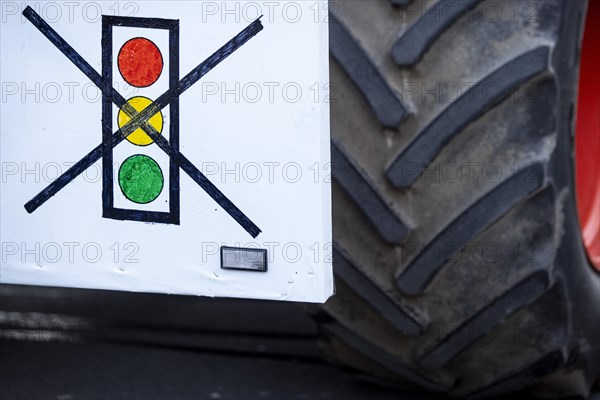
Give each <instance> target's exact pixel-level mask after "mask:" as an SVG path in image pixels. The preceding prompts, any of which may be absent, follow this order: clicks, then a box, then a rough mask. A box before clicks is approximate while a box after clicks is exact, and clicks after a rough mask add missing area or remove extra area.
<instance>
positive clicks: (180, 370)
mask: <svg viewBox="0 0 600 400" xmlns="http://www.w3.org/2000/svg"><path fill="white" fill-rule="evenodd" d="M0 399H1V400H13V399H14V400H17V399H19V400H41V399H44V400H46V399H52V400H96V399H97V400H108V399H110V400H121V399H123V400H125V399H127V400H129V399H140V400H142V399H143V400H149V399H169V400H170V399H182V400H183V399H248V400H254V399H257V400H258V399H278V400H279V399H306V400H313V399H315V400H316V399H350V400H352V399H357V400H358V399H360V400H362V399H369V400H370V399H374V400H378V399H386V400H387V399H389V400H392V399H394V400H441V399H446V398H445V397H440V396H433V395H424V394H418V393H415V392H414V391H413V392H410V391H408V390H407V388H404V387H394V388H391V387H384V386H380V385H376V384H374V383H371V382H368V381H366V380H364V379H359V378H358V377H357V376H356V375H354V374H352V373H350V372H349V371H345V370H342V369H340V368H337V367H335V366H332V365H330V364H328V363H327V362H326V360H324V359H323V357H322V354H321V353H320V351H319V346H318V330H317V326H316V325H315V323H314V322H313V320H312V319H311V318H310V317H309V316H308V314H307V312H306V309H305V307H304V306H302V305H299V304H290V303H276V302H263V301H248V300H232V299H206V298H197V297H181V296H164V295H152V294H133V293H120V292H105V291H87V290H79V289H56V288H36V287H18V286H9V285H0ZM508 399H510V400H521V399H519V398H517V397H515V396H509V397H508ZM508 399H503V400H508ZM594 400H600V394H597V395H595V399H594Z"/></svg>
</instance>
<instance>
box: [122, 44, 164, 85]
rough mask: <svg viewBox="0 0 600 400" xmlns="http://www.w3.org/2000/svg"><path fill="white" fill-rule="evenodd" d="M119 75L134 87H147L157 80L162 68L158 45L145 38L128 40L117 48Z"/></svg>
mask: <svg viewBox="0 0 600 400" xmlns="http://www.w3.org/2000/svg"><path fill="white" fill-rule="evenodd" d="M117 62H118V66H119V72H120V73H121V76H122V77H123V79H125V81H126V82H127V83H129V84H130V85H132V86H135V87H147V86H150V85H152V84H153V83H154V82H156V81H157V80H158V78H159V77H160V74H161V73H162V70H163V58H162V54H161V53H160V50H159V49H158V47H157V46H156V45H155V44H154V43H153V42H152V41H151V40H148V39H146V38H141V37H137V38H133V39H130V40H128V41H127V42H126V43H125V44H124V45H123V46H122V47H121V50H119V56H118V60H117Z"/></svg>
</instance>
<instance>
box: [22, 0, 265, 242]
mask: <svg viewBox="0 0 600 400" xmlns="http://www.w3.org/2000/svg"><path fill="white" fill-rule="evenodd" d="M23 15H24V16H25V18H27V19H28V20H29V21H30V22H31V23H32V24H33V25H34V26H35V27H36V28H37V29H38V30H39V31H40V32H41V33H42V34H43V35H44V36H46V38H48V40H50V42H51V43H52V44H54V45H55V46H56V47H57V48H58V49H59V50H60V51H61V52H62V53H63V54H64V55H65V56H66V57H67V58H68V59H69V60H71V62H73V64H75V66H77V67H78V68H79V70H81V71H82V72H83V73H84V74H85V75H86V76H87V77H88V78H89V79H90V80H91V81H92V82H93V83H94V84H95V85H96V86H97V87H98V89H100V91H101V92H102V93H103V95H105V96H107V97H108V98H110V99H111V101H112V102H113V103H114V104H115V105H116V106H117V107H119V108H120V109H123V110H124V111H125V112H126V113H127V114H128V115H129V116H130V117H131V120H130V121H129V122H127V123H126V124H125V125H124V126H123V127H122V128H120V129H118V130H117V131H116V132H114V133H113V134H112V136H111V138H110V146H112V147H115V146H116V145H118V144H119V143H121V142H122V141H123V140H124V139H125V138H126V137H127V136H128V135H129V134H130V133H132V132H133V131H135V130H136V129H137V128H140V127H141V128H142V129H143V130H144V132H145V133H146V134H147V135H148V136H150V137H151V138H152V139H153V140H154V142H155V143H156V144H157V145H158V146H159V148H160V149H162V150H163V151H164V152H165V153H166V154H167V155H168V156H169V158H170V159H171V160H173V161H174V162H175V163H176V164H177V165H178V166H179V167H180V168H181V169H183V170H184V171H185V172H186V173H187V174H188V175H189V176H190V178H192V179H193V180H194V181H195V182H196V183H197V184H198V185H199V186H200V187H201V188H202V189H204V191H205V192H206V193H207V194H208V195H209V196H211V197H212V198H213V200H215V201H216V202H217V203H218V204H219V205H220V206H221V207H222V208H223V210H225V211H226V212H227V213H228V214H229V215H231V217H233V218H234V219H235V220H236V222H237V223H238V224H240V225H241V226H242V227H243V228H244V229H245V230H246V231H247V232H248V233H249V234H250V235H251V236H252V237H253V238H256V237H257V236H258V235H259V234H260V233H261V230H260V228H258V226H256V224H254V222H252V221H251V220H250V219H249V218H248V217H247V216H246V215H245V214H244V213H243V212H242V211H241V210H240V209H239V208H237V207H236V206H235V204H233V203H232V202H231V201H230V200H229V199H228V198H227V197H226V196H225V195H224V194H223V193H222V192H221V191H220V190H219V189H218V188H217V187H216V186H215V185H214V184H213V183H212V182H210V181H209V179H208V178H207V177H206V176H205V175H204V174H202V172H200V171H199V170H198V168H196V167H195V166H194V165H193V164H192V162H191V161H190V160H189V159H188V158H186V157H185V156H184V155H183V154H182V153H181V152H179V151H178V150H174V149H172V148H171V145H170V143H169V141H168V140H167V139H165V138H164V137H163V136H162V135H160V134H158V132H156V130H154V128H153V127H152V126H151V125H150V124H148V123H147V121H148V120H149V119H150V118H151V117H152V116H153V115H154V114H156V112H158V111H160V110H161V109H163V108H164V107H166V106H167V105H168V104H169V103H170V102H171V101H173V100H174V99H177V98H179V96H180V95H181V94H182V93H183V92H185V91H186V90H187V89H189V88H190V87H191V86H192V85H193V84H195V83H196V82H198V81H199V80H200V79H201V78H202V77H203V76H204V75H206V74H207V73H208V72H209V71H210V70H212V69H213V68H214V67H215V66H217V65H218V64H219V63H220V62H221V61H223V60H224V59H225V58H227V57H228V56H229V55H231V54H232V53H233V52H235V51H236V50H237V49H239V48H240V47H241V46H242V45H244V44H245V43H246V42H247V41H248V40H250V39H251V38H252V37H254V36H256V35H257V34H258V33H259V32H260V31H262V30H263V25H262V23H261V21H260V17H259V18H258V19H257V20H256V21H254V22H252V23H251V24H250V25H249V26H248V27H246V28H245V29H244V30H243V31H241V32H240V33H239V34H238V35H236V36H235V37H234V38H233V39H231V40H230V41H229V42H227V43H226V44H225V45H223V46H222V47H221V48H220V49H219V50H217V51H216V52H215V53H213V54H212V55H211V56H210V57H208V58H207V59H206V60H204V61H203V62H201V63H200V64H199V65H198V66H196V68H194V69H193V70H192V71H191V72H190V73H188V74H187V75H186V76H185V77H184V78H183V79H181V80H180V81H179V82H178V83H177V85H176V86H175V87H172V88H169V90H168V91H166V92H165V93H163V94H162V95H161V96H159V97H158V98H157V99H156V100H155V101H154V102H153V103H152V104H151V105H149V106H148V107H147V108H145V109H144V110H143V111H142V112H140V113H138V112H137V111H136V110H135V109H134V108H133V107H131V106H130V105H129V104H128V103H127V101H126V100H125V98H123V96H121V95H120V94H119V93H118V92H117V91H116V89H114V88H113V87H112V86H111V83H112V82H107V81H105V80H104V79H103V78H102V76H100V74H99V73H98V72H97V71H96V70H95V69H94V68H93V67H92V66H91V65H90V64H89V63H88V62H87V61H85V60H84V59H83V58H82V57H81V56H80V55H79V54H78V53H77V52H76V51H75V49H73V48H72V47H71V46H70V45H69V44H68V43H67V42H66V41H65V40H64V39H63V38H62V37H61V36H60V35H59V34H58V33H57V32H56V31H54V29H52V28H51V27H50V25H48V24H47V23H46V21H44V20H43V19H42V18H41V17H40V16H39V15H38V14H37V13H36V12H35V11H34V10H33V9H32V8H31V7H29V6H27V7H26V8H25V10H23ZM155 20H158V19H155ZM103 142H104V141H103ZM104 147H105V144H104V143H102V144H100V145H98V146H96V147H95V148H94V149H93V150H92V151H91V152H89V153H88V154H87V155H86V156H84V157H83V158H82V159H81V160H79V161H78V162H77V163H75V164H74V165H73V166H71V167H70V168H69V169H68V170H67V171H65V172H64V173H63V174H62V175H61V176H59V177H58V178H57V179H56V180H54V181H53V182H52V183H50V184H49V185H48V186H47V187H46V188H45V189H44V190H42V191H41V192H40V193H38V194H37V195H36V196H35V197H34V198H32V199H31V200H30V201H28V202H27V203H26V204H25V209H26V210H27V212H29V213H32V212H34V211H35V210H36V209H37V208H38V207H40V206H41V205H42V204H44V203H45V202H46V201H47V200H49V199H50V198H51V197H52V196H54V195H55V194H56V193H58V192H59V191H60V190H62V189H63V188H64V187H65V186H66V185H68V184H69V183H70V182H71V181H73V179H75V178H76V177H77V176H78V175H80V174H81V173H82V172H83V171H85V170H86V169H87V168H89V167H90V166H91V165H92V164H94V163H95V162H96V161H98V160H99V159H100V158H102V156H103V150H104Z"/></svg>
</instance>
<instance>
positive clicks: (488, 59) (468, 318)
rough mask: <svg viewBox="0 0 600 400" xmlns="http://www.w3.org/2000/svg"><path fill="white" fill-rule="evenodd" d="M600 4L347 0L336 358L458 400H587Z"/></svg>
mask: <svg viewBox="0 0 600 400" xmlns="http://www.w3.org/2000/svg"><path fill="white" fill-rule="evenodd" d="M586 7H587V4H586V2H585V1H579V0H569V1H563V0H544V1H535V0H526V1H519V0H501V1H491V0H488V1H485V0H484V1H482V0H438V1H419V0H415V1H410V0H392V1H390V0H376V1H368V2H365V1H355V0H340V1H338V2H333V1H332V2H331V3H330V17H329V18H330V21H329V22H330V53H331V81H332V85H331V99H332V100H331V101H332V104H331V113H332V160H333V166H334V167H333V171H334V172H333V176H334V182H333V232H334V246H333V248H334V253H333V256H334V261H333V265H334V271H335V274H336V278H337V279H336V285H337V293H336V296H334V297H333V298H332V299H331V300H330V301H329V302H327V303H326V304H325V305H324V306H323V307H322V308H319V309H315V311H314V314H315V317H316V318H317V321H318V322H319V326H320V329H321V331H322V332H323V337H324V339H323V341H322V345H323V347H324V348H325V351H326V353H327V355H328V357H329V358H330V359H332V360H335V361H336V362H338V363H340V364H341V365H345V366H347V367H350V368H351V369H353V370H354V371H356V372H357V373H359V374H361V375H364V376H370V377H371V379H376V380H380V381H385V382H389V383H390V384H394V383H396V384H402V385H406V384H410V385H415V387H419V388H424V389H426V390H428V391H435V392H441V393H448V394H450V395H452V396H457V397H463V396H467V397H473V398H489V397H494V396H498V395H501V394H504V393H508V392H511V393H512V392H515V391H525V392H526V393H527V395H528V396H529V395H532V396H533V395H535V396H538V397H542V398H560V397H566V396H576V397H577V396H579V397H586V396H588V395H589V393H590V388H591V386H592V384H593V383H594V381H595V380H596V379H598V377H599V374H600V276H599V274H598V273H597V272H596V271H595V270H593V268H592V267H591V264H590V262H589V260H588V258H587V256H586V252H585V249H584V246H583V243H582V239H581V234H580V230H579V222H578V216H577V209H576V199H575V187H574V160H573V154H574V139H575V138H574V135H575V133H574V124H575V121H574V118H575V117H574V116H575V115H576V112H575V110H576V108H575V107H576V104H575V103H576V98H577V85H578V74H579V59H580V50H579V49H580V44H581V40H582V33H583V26H584V21H585V16H586Z"/></svg>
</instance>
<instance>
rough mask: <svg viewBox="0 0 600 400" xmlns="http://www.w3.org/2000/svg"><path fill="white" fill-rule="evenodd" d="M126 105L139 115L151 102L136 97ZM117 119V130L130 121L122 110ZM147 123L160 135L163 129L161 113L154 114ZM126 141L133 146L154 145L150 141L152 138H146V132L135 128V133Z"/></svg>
mask: <svg viewBox="0 0 600 400" xmlns="http://www.w3.org/2000/svg"><path fill="white" fill-rule="evenodd" d="M127 103H129V104H130V105H131V106H132V107H133V108H134V109H135V110H136V111H137V112H138V113H139V112H141V111H143V110H144V108H146V107H148V106H149V105H150V104H152V100H150V99H149V98H147V97H144V96H136V97H132V98H131V99H129V100H127ZM117 119H118V123H119V128H122V127H123V126H125V124H126V123H128V122H129V121H131V118H130V117H129V115H127V114H126V113H125V112H124V111H123V110H122V109H121V110H119V115H118V117H117ZM148 123H149V124H150V126H152V127H153V128H154V129H156V131H157V132H158V133H161V132H162V129H163V116H162V113H161V112H160V111H159V112H157V113H156V114H154V115H153V116H152V117H151V118H150V119H149V120H148ZM126 139H127V140H128V141H130V142H131V143H133V144H135V145H136V146H148V145H149V144H152V143H154V140H152V138H151V137H150V136H148V135H147V134H146V132H144V131H143V130H142V128H137V129H136V130H135V131H133V132H131V133H130V134H129V136H127V138H126Z"/></svg>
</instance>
